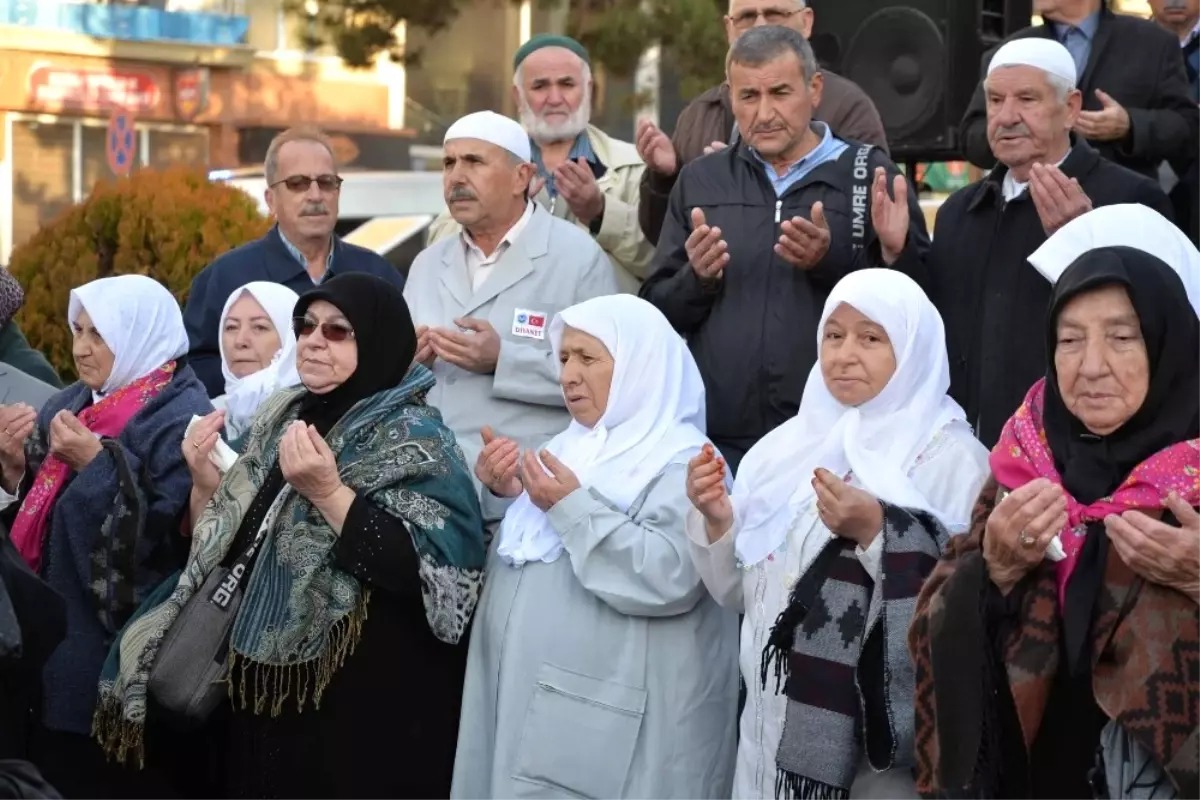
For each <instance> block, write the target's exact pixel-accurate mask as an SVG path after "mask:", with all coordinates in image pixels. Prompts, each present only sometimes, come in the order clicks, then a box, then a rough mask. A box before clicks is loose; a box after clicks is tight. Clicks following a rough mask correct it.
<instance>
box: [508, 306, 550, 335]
mask: <svg viewBox="0 0 1200 800" xmlns="http://www.w3.org/2000/svg"><path fill="white" fill-rule="evenodd" d="M512 335H513V336H520V337H523V338H525V339H537V340H539V341H540V340H542V339H545V338H546V312H544V311H530V310H529V309H527V308H518V309H516V310H515V311H513V324H512Z"/></svg>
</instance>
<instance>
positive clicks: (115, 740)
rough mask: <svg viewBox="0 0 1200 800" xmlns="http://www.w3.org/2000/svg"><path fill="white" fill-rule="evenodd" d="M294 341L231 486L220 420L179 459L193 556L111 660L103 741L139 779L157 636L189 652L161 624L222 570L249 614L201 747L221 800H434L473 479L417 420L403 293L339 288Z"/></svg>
mask: <svg viewBox="0 0 1200 800" xmlns="http://www.w3.org/2000/svg"><path fill="white" fill-rule="evenodd" d="M294 327H295V331H296V334H297V338H298V341H297V365H298V368H299V373H300V379H301V382H302V385H301V386H298V387H296V388H294V389H286V390H283V391H280V392H278V393H276V394H275V395H273V396H272V397H270V398H269V399H268V400H267V401H266V402H265V403H264V404H263V406H262V407H261V408H260V410H259V412H258V415H257V417H256V420H255V424H254V425H253V426H252V427H251V430H250V434H249V438H248V440H247V442H246V445H245V449H244V452H243V454H242V456H241V458H240V459H239V460H238V461H237V462H236V464H235V465H234V466H233V467H232V469H230V470H229V472H227V473H225V474H224V475H223V476H220V475H218V473H217V471H216V469H215V467H213V466H212V465H211V464H210V463H209V461H208V458H207V456H208V454H209V453H210V452H211V450H212V448H213V446H214V443H215V441H216V437H217V434H218V431H219V425H218V422H219V420H213V419H209V420H206V421H205V422H204V423H203V424H202V425H199V426H197V428H196V429H195V430H194V431H193V432H192V434H191V436H189V438H188V439H187V440H186V441H185V443H184V452H185V454H186V458H187V460H188V464H189V466H190V467H191V469H192V474H193V479H194V482H195V489H194V491H193V493H192V501H191V502H192V506H191V507H192V513H193V519H195V520H196V524H195V527H194V530H193V538H194V541H195V544H194V545H193V548H192V553H191V555H190V557H189V560H188V563H187V565H186V567H185V568H184V572H183V575H182V576H181V578H180V580H179V582H178V585H177V586H176V588H175V589H174V591H173V592H172V593H171V594H170V596H169V597H168V598H166V599H165V600H164V601H163V602H162V603H160V604H159V605H157V606H155V607H154V608H152V609H149V610H147V611H145V612H144V613H143V615H142V616H141V617H140V618H138V619H137V620H136V621H135V622H134V623H132V624H131V625H130V626H129V627H128V628H127V630H126V632H125V633H124V635H123V637H122V639H121V641H120V642H119V643H118V648H119V649H117V650H115V651H114V654H115V655H116V657H112V656H110V661H111V663H112V664H113V666H114V671H113V673H112V674H111V675H106V676H105V680H103V681H102V683H101V695H102V697H101V705H100V711H99V714H98V731H99V732H100V737H101V739H102V740H103V743H104V744H105V746H106V747H107V748H108V749H109V750H110V752H113V753H115V754H117V755H118V756H119V755H121V754H122V753H124V754H125V755H126V756H127V757H129V756H130V755H132V756H133V757H134V760H136V756H137V755H138V750H139V749H140V745H141V737H142V724H143V722H142V721H143V720H144V719H145V697H146V688H147V675H148V673H152V672H153V666H154V663H155V659H156V658H157V657H158V656H159V655H160V654H161V651H160V642H161V640H162V635H163V633H164V632H167V631H170V632H171V633H172V634H176V633H178V635H180V636H182V635H184V634H186V633H187V632H186V630H184V631H180V632H176V631H172V630H171V628H172V625H173V623H174V622H175V621H176V620H177V619H182V620H183V621H184V622H185V623H186V621H187V620H188V619H189V617H188V615H186V614H185V615H184V616H183V617H182V618H181V617H180V612H181V610H182V609H184V608H185V607H186V606H187V604H188V602H189V601H190V600H191V599H192V598H193V597H199V598H200V600H201V602H203V601H205V600H207V598H208V594H207V593H206V592H204V591H202V590H201V587H203V586H204V584H205V582H206V581H207V580H208V578H209V576H210V575H212V574H213V573H214V571H215V570H217V568H218V567H224V568H226V569H229V570H231V571H230V573H229V574H230V576H236V578H235V580H236V581H237V582H238V586H237V589H238V590H240V592H241V600H240V605H239V606H238V608H237V611H236V612H235V613H236V618H235V619H234V620H233V623H232V626H231V628H230V631H231V633H230V636H229V641H228V652H229V663H230V667H229V675H228V679H229V688H230V691H231V692H232V697H233V700H234V703H233V708H232V710H230V707H229V704H228V703H223V704H222V705H221V710H220V711H218V712H216V713H215V714H214V715H213V717H211V718H210V719H209V721H208V728H209V733H210V735H209V736H207V737H206V738H207V739H208V741H210V742H214V743H215V746H216V747H217V748H219V749H220V751H221V752H220V756H221V761H222V762H223V763H222V764H221V765H220V767H219V770H220V771H222V773H223V774H224V776H225V777H226V778H227V783H226V785H225V786H223V787H221V793H220V796H225V797H444V796H446V795H447V794H448V792H449V789H450V778H451V771H452V765H453V759H454V749H455V740H456V736H457V721H458V712H459V703H460V698H461V694H462V682H463V675H464V671H465V665H466V642H465V640H464V639H463V638H462V637H463V632H464V630H465V629H466V626H467V623H468V621H469V619H470V617H471V614H472V612H473V610H474V607H475V602H476V600H477V598H478V596H479V586H480V581H481V579H482V568H483V563H484V543H483V524H482V519H481V515H480V510H479V504H478V499H477V496H476V493H475V490H474V487H473V485H472V482H471V477H470V473H469V472H468V469H467V466H466V463H465V462H464V460H463V456H462V453H461V451H460V450H459V448H458V446H457V444H456V442H455V440H454V435H453V434H452V433H451V432H450V431H449V429H447V428H446V427H445V426H444V425H443V424H442V421H441V415H440V414H439V413H438V411H437V410H436V409H434V408H431V407H430V406H428V405H426V404H425V395H426V393H427V392H428V391H429V389H430V387H432V386H433V383H434V378H433V374H432V373H431V372H429V370H427V369H425V368H424V367H422V366H420V365H414V366H412V367H411V369H410V368H409V365H410V364H412V362H413V357H414V356H415V355H416V332H415V330H414V328H413V323H412V318H411V317H410V316H409V311H408V307H407V305H406V304H405V302H404V298H403V296H402V295H401V293H400V291H399V290H398V289H396V288H394V287H392V286H391V285H390V284H388V283H387V282H385V281H383V280H380V279H378V278H374V277H371V276H367V275H361V274H350V275H342V276H339V277H336V278H333V279H331V280H330V281H328V282H327V283H325V284H323V285H322V286H321V288H319V289H316V290H313V291H311V292H309V293H308V294H305V295H303V296H302V297H301V298H300V300H299V302H298V303H297V304H296V307H295V311H294ZM239 564H240V565H241V568H240V569H239V568H238V565H239ZM218 574H219V573H218ZM154 686H155V684H154V682H153V681H151V682H150V691H151V694H152V695H153V694H154ZM406 687H408V688H409V689H410V690H406ZM412 689H415V690H412ZM156 699H158V700H161V697H160V698H156ZM156 735H157V734H156V733H155V729H154V727H153V726H152V727H151V731H150V739H149V740H148V741H147V742H146V745H147V748H148V752H149V754H150V755H151V757H153V755H154V752H155V749H156V747H157V746H158V743H157V742H156V741H155V740H154V737H155V736H156ZM401 754H402V756H403V758H404V764H403V765H401V764H399V763H397V757H398V756H400V755H401ZM191 766H192V769H193V770H196V769H197V766H198V765H197V764H195V763H193V764H192V765H191Z"/></svg>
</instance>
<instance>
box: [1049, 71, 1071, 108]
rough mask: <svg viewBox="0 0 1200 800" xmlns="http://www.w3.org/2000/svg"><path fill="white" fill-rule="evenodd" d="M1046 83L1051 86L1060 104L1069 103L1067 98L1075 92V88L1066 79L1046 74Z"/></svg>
mask: <svg viewBox="0 0 1200 800" xmlns="http://www.w3.org/2000/svg"><path fill="white" fill-rule="evenodd" d="M1046 83H1048V84H1050V88H1051V89H1053V90H1054V96H1055V97H1057V98H1058V102H1060V103H1065V102H1067V97H1068V96H1069V95H1070V94H1071V92H1073V91H1075V87H1074V86H1072V85H1071V82H1070V81H1068V80H1067V79H1066V78H1060V77H1059V76H1058V75H1051V74H1050V73H1049V72H1047V73H1046Z"/></svg>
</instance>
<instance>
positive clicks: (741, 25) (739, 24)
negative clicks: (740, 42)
mask: <svg viewBox="0 0 1200 800" xmlns="http://www.w3.org/2000/svg"><path fill="white" fill-rule="evenodd" d="M801 11H802V9H799V8H795V9H792V10H791V11H786V10H784V9H782V8H764V9H763V10H762V11H743V12H742V13H740V14H738V15H737V16H736V17H730V18H729V19H730V21H732V22H733V27H735V28H737V29H738V30H744V29H746V28H753V27H754V23H756V22H758V18H759V17H762V18H763V22H765V23H767V24H768V25H782V24H784V23H785V22H787V21H788V20H789V19H791V18H792V17H793V16H795V15H796V14H799V13H800V12H801Z"/></svg>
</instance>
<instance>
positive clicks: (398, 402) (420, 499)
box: [93, 366, 485, 761]
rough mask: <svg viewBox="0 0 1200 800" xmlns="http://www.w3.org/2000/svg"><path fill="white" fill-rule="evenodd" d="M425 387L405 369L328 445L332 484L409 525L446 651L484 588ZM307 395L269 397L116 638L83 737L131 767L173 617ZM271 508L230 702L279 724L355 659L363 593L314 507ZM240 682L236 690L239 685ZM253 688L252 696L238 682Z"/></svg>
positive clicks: (479, 531) (474, 515)
mask: <svg viewBox="0 0 1200 800" xmlns="http://www.w3.org/2000/svg"><path fill="white" fill-rule="evenodd" d="M433 384H434V377H433V374H432V373H431V372H429V371H428V370H427V369H425V368H424V367H420V366H416V367H414V368H413V369H412V370H411V371H410V372H409V374H408V376H407V377H406V378H405V380H404V382H403V383H402V384H401V385H400V386H399V387H397V388H395V389H390V390H387V391H384V392H380V393H378V394H375V395H373V396H371V397H369V398H367V399H365V400H363V401H361V402H359V403H358V404H357V405H355V406H354V407H353V408H352V409H351V410H350V411H349V412H348V413H347V414H346V415H345V417H343V418H342V419H341V420H340V421H339V422H338V423H337V424H336V425H335V426H334V427H333V429H332V430H330V432H329V435H328V436H327V437H326V440H327V442H328V444H329V447H330V449H331V450H332V451H333V453H334V456H335V457H336V459H337V464H338V473H339V475H340V476H341V478H342V481H343V482H344V483H345V484H346V485H347V486H349V487H350V488H351V489H353V490H354V491H355V493H356V494H358V495H360V496H365V497H367V498H368V499H370V500H371V501H372V502H373V503H375V504H376V505H377V506H378V507H379V508H380V509H382V510H384V511H386V512H387V513H389V514H391V515H393V516H394V517H396V518H398V519H401V520H403V521H404V522H406V523H407V525H406V527H407V528H408V530H409V532H410V534H411V536H412V539H413V545H414V547H415V549H416V551H417V554H418V555H419V557H420V567H419V577H420V580H421V585H422V590H423V591H422V595H423V598H424V605H425V612H426V618H427V620H428V622H429V626H430V629H431V630H432V631H433V633H434V635H435V636H437V637H438V638H439V639H441V640H443V641H445V642H449V643H452V644H453V643H456V642H457V641H458V640H459V638H460V637H461V636H462V634H463V631H464V630H465V628H466V626H467V622H468V621H469V620H470V617H471V614H472V612H473V611H474V608H475V603H476V602H477V600H478V598H479V590H480V582H481V580H482V577H483V563H484V555H485V553H484V544H483V524H482V519H481V515H480V511H479V504H478V500H477V498H476V495H475V490H474V487H473V485H472V483H471V479H470V473H469V472H468V470H467V466H466V463H465V461H464V459H463V455H462V451H461V450H460V449H459V447H458V445H457V444H456V443H455V440H454V435H453V434H452V433H451V432H450V430H449V429H448V428H446V427H445V425H443V424H442V420H441V415H440V413H439V412H438V411H437V410H436V409H434V408H432V407H430V406H427V405H425V394H426V393H427V392H428V391H429V389H430V388H431V387H432V386H433ZM303 395H304V390H303V389H302V388H301V389H290V390H285V391H281V392H278V393H276V394H275V395H273V396H272V397H271V398H270V399H269V400H267V401H266V403H264V405H263V407H262V408H261V409H260V411H259V413H258V414H257V416H256V417H255V421H254V424H253V426H252V427H251V429H250V434H249V438H248V440H247V442H246V449H245V452H244V453H243V454H242V456H241V458H239V459H238V462H237V464H236V465H234V467H233V469H231V470H230V471H229V472H228V473H227V474H226V475H225V477H224V479H223V480H222V481H221V485H220V486H219V487H218V489H217V493H216V495H215V496H214V498H213V500H212V501H211V502H210V503H209V504H208V506H207V507H206V508H205V510H204V512H203V514H202V515H201V516H200V519H199V521H198V522H197V523H196V525H195V529H194V531H193V539H192V551H191V554H190V555H189V557H188V562H187V564H186V565H185V566H184V569H183V572H182V573H181V574H180V576H179V580H178V583H177V584H176V585H175V587H174V589H173V591H171V592H170V594H169V596H168V597H166V599H165V600H163V599H162V595H163V594H166V592H165V591H161V592H156V596H155V598H154V599H156V600H160V601H161V602H160V603H159V604H158V605H155V606H154V607H145V606H144V607H143V609H141V610H140V611H139V613H138V615H137V616H136V617H135V618H134V619H133V620H131V621H130V623H129V624H128V625H127V626H126V628H125V630H124V631H123V632H122V634H121V635H120V636H119V637H118V639H117V641H116V643H115V644H114V645H113V649H112V651H111V652H110V654H109V660H108V662H107V663H106V664H105V669H104V671H103V672H102V673H101V681H100V702H99V706H98V708H97V711H96V719H95V723H94V727H93V733H94V735H95V736H96V738H97V739H98V740H99V741H100V743H101V745H102V746H103V747H104V748H105V750H106V751H108V752H109V753H110V754H111V755H114V756H116V757H117V758H118V760H121V761H124V759H125V758H126V756H127V755H128V754H130V753H133V754H135V755H136V756H137V757H138V759H139V761H140V759H141V755H142V731H143V727H144V725H145V718H146V686H147V683H148V681H149V677H150V671H151V669H152V667H153V665H154V659H155V657H156V655H157V653H158V648H159V645H160V644H161V642H162V640H163V637H164V636H165V634H166V633H167V631H168V630H170V628H171V625H172V624H173V623H174V621H175V620H176V618H177V617H178V616H179V612H180V610H181V609H182V608H183V607H184V606H185V605H186V604H187V602H188V600H190V599H191V597H192V595H193V594H194V593H195V592H196V590H197V588H198V587H200V586H202V585H203V584H204V581H205V579H206V578H207V577H208V575H209V573H210V572H211V571H212V570H213V569H214V568H216V567H217V566H218V565H219V564H220V563H221V562H222V560H223V559H224V558H225V556H226V554H227V553H228V551H229V548H230V546H231V545H232V543H233V539H234V536H235V535H236V533H237V530H238V527H239V525H240V523H241V520H242V517H243V516H244V515H245V513H246V510H247V508H248V507H249V506H250V503H251V501H253V500H254V497H255V495H256V494H257V493H258V490H259V487H260V486H262V483H263V480H264V479H265V477H266V476H267V473H268V472H269V471H270V469H271V467H272V466H273V465H274V464H275V462H276V460H277V458H278V446H279V441H280V439H281V437H282V435H283V432H284V431H285V430H286V428H287V426H288V425H289V424H290V423H291V422H292V421H293V420H294V419H296V416H297V413H298V410H299V405H300V399H301V397H302V396H303ZM276 507H277V508H278V509H279V512H278V514H277V516H276V517H275V524H274V525H273V526H272V527H271V529H270V532H269V533H268V536H267V538H266V540H265V541H264V543H263V547H262V550H261V552H260V554H259V556H258V559H257V561H256V563H255V565H254V567H253V569H252V571H251V573H250V577H249V580H248V583H247V584H246V590H245V592H246V594H245V597H244V599H243V601H242V605H241V607H240V608H239V610H238V616H237V619H236V620H235V621H234V626H233V632H232V639H231V643H230V644H231V658H232V660H233V663H234V670H233V671H232V673H231V676H230V695H231V697H233V698H234V699H235V701H236V700H238V699H240V702H241V705H242V707H245V706H246V704H247V699H248V698H249V699H250V700H251V703H252V705H253V708H254V711H255V712H256V713H262V712H263V711H264V710H265V709H266V708H267V706H268V705H269V706H270V709H271V713H272V714H278V713H280V711H281V710H282V708H283V704H284V702H285V701H286V700H287V699H288V698H289V697H293V696H294V698H295V701H296V703H297V707H298V708H303V707H304V705H305V703H306V702H307V701H308V700H309V699H311V700H312V703H313V704H314V706H316V705H319V704H320V700H321V695H322V693H323V692H324V690H325V688H326V687H327V686H328V684H329V681H330V679H331V678H332V676H333V674H334V672H336V671H337V669H338V667H340V666H341V664H342V663H343V662H344V660H345V659H346V657H347V655H349V654H350V653H352V652H353V650H354V647H355V645H356V644H357V642H358V638H359V636H360V635H361V632H362V623H363V620H364V619H365V617H366V610H367V604H368V602H369V600H370V590H369V588H368V587H365V586H363V585H362V584H361V583H360V582H359V581H358V579H357V578H355V577H354V576H352V575H350V574H349V573H346V572H343V571H342V570H339V569H337V568H336V567H334V566H333V565H332V563H331V559H330V555H329V554H330V551H331V550H332V549H333V546H334V545H335V543H336V542H337V535H336V534H335V533H334V532H333V530H332V529H331V528H330V526H329V525H328V523H326V522H325V520H324V518H323V517H322V516H321V514H320V513H319V512H318V511H316V509H314V508H313V506H312V504H311V503H309V502H308V501H307V500H305V499H304V498H303V497H302V496H300V495H299V494H298V493H297V492H295V490H293V489H292V488H291V487H290V486H288V485H286V484H285V485H284V489H283V491H282V493H281V494H280V497H279V501H278V503H277V505H276ZM239 676H240V679H239ZM248 684H249V685H248Z"/></svg>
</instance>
